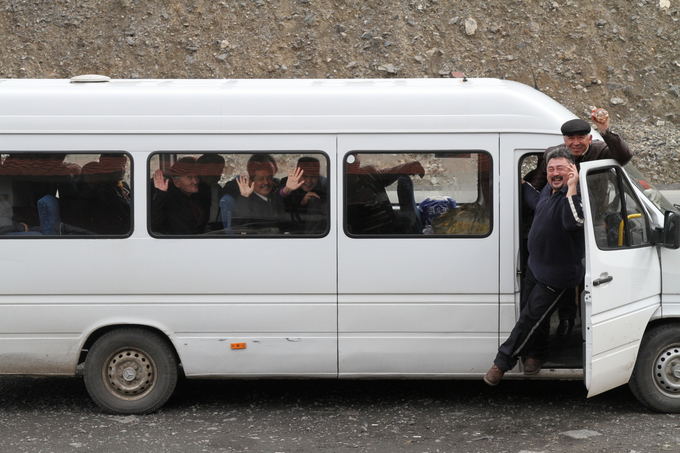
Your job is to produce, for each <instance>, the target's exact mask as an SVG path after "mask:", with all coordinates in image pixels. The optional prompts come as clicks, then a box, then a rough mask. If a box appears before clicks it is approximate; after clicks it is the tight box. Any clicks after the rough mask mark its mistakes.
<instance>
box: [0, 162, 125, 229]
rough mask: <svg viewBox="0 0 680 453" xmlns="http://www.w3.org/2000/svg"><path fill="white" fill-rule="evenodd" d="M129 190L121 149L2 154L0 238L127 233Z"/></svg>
mask: <svg viewBox="0 0 680 453" xmlns="http://www.w3.org/2000/svg"><path fill="white" fill-rule="evenodd" d="M131 194H132V189H131V187H130V158H129V157H128V156H127V155H126V154H124V153H121V152H114V153H102V154H67V153H55V152H49V153H45V152H42V153H23V152H22V153H8V154H3V155H2V163H1V164H0V237H1V238H22V237H24V238H25V237H44V236H49V237H63V236H87V237H91V236H107V237H108V236H118V237H126V236H128V235H129V234H130V232H131V227H132V216H131Z"/></svg>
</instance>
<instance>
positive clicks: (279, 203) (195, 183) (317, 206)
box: [148, 152, 329, 237]
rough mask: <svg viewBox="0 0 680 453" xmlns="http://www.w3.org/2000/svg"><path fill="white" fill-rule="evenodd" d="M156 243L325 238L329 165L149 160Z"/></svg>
mask: <svg viewBox="0 0 680 453" xmlns="http://www.w3.org/2000/svg"><path fill="white" fill-rule="evenodd" d="M148 171H149V185H150V190H149V194H150V200H149V206H150V209H149V231H150V233H151V234H152V235H153V236H156V237H163V236H199V235H200V236H205V235H207V236H212V237H215V236H223V237H253V236H258V237H261V236H270V237H281V236H315V237H322V236H324V235H325V234H326V233H327V231H328V227H329V222H328V217H329V205H328V188H329V181H328V158H327V157H326V156H325V155H323V154H321V153H293V152H286V153H280V152H279V153H267V152H256V153H219V152H206V153H192V154H188V153H165V152H164V153H154V154H153V155H152V156H151V158H150V160H149V170H148Z"/></svg>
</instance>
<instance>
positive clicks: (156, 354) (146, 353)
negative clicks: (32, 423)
mask: <svg viewBox="0 0 680 453" xmlns="http://www.w3.org/2000/svg"><path fill="white" fill-rule="evenodd" d="M84 371H85V373H84V374H85V378H84V380H85V387H86V388H87V392H88V393H89V394H90V397H92V399H93V400H94V402H95V403H97V404H98V405H99V406H100V407H101V408H102V409H104V410H105V411H107V412H112V413H117V414H148V413H150V412H153V411H156V410H158V409H159V408H160V407H161V406H163V404H165V402H166V401H167V400H168V398H170V396H171V395H172V392H173V391H174V390H175V386H176V385H177V360H176V359H175V355H174V352H173V350H172V349H171V347H170V346H169V345H168V342H167V341H166V339H165V338H164V337H163V336H161V335H159V334H157V333H155V332H150V331H147V330H144V329H138V328H122V329H117V330H114V331H111V332H108V333H106V334H104V335H103V336H102V337H101V338H99V339H98V340H97V341H96V342H95V343H94V344H93V345H92V347H91V348H90V351H89V352H88V354H87V359H86V360H85V370H84Z"/></svg>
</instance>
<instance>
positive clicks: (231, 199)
mask: <svg viewBox="0 0 680 453" xmlns="http://www.w3.org/2000/svg"><path fill="white" fill-rule="evenodd" d="M257 162H260V163H268V164H269V165H271V166H272V168H273V171H274V174H276V173H277V172H278V165H276V161H275V160H274V158H273V157H272V156H271V154H266V153H259V154H253V155H252V156H250V158H249V159H248V163H247V164H246V166H249V165H253V164H254V163H257ZM272 184H273V187H274V189H275V190H278V188H279V186H280V181H279V180H278V179H277V178H274V179H273V181H272ZM240 195H241V191H240V189H239V186H238V183H237V182H236V178H234V179H232V180H230V181H228V182H227V183H226V184H225V185H224V188H223V189H222V197H221V198H220V217H221V220H222V227H223V228H224V231H225V232H227V233H229V232H231V231H232V228H231V227H232V220H233V215H234V204H235V202H236V199H237V198H238V197H239V196H240Z"/></svg>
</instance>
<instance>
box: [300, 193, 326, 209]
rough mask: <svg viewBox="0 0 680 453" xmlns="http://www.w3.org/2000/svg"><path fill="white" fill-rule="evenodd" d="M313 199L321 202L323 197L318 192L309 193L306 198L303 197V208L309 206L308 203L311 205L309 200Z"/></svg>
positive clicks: (301, 203)
mask: <svg viewBox="0 0 680 453" xmlns="http://www.w3.org/2000/svg"><path fill="white" fill-rule="evenodd" d="M312 198H316V199H317V200H321V197H320V196H319V194H317V193H316V192H307V193H306V194H305V196H304V197H302V201H300V205H301V206H307V203H309V200H311V199H312Z"/></svg>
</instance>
